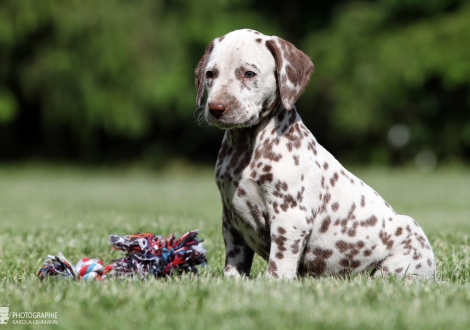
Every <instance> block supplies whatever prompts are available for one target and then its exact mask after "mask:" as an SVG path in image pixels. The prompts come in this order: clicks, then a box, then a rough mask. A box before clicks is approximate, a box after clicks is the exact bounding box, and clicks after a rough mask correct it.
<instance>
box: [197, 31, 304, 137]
mask: <svg viewBox="0 0 470 330" xmlns="http://www.w3.org/2000/svg"><path fill="white" fill-rule="evenodd" d="M312 71H313V63H312V61H311V60H310V58H309V57H308V56H307V55H305V54H304V53H303V52H302V51H300V50H298V49H297V48H295V47H294V46H293V45H292V44H291V43H289V42H287V41H285V40H283V39H281V38H278V37H275V36H273V37H271V36H265V35H263V34H261V33H259V32H256V31H253V30H237V31H233V32H231V33H229V34H227V35H225V36H222V37H220V38H217V39H215V40H213V41H212V42H211V43H210V44H209V46H207V48H206V51H205V53H204V55H203V56H202V58H201V60H200V61H199V64H198V65H197V67H196V71H195V84H196V90H197V97H196V106H197V107H198V108H200V107H202V106H203V99H204V90H205V89H207V101H206V103H205V106H204V114H205V119H206V120H207V122H209V123H211V124H213V125H215V126H218V127H220V128H224V129H230V128H236V127H247V126H253V125H257V124H258V123H259V122H260V121H261V120H262V119H263V118H264V117H266V116H267V115H268V114H269V113H270V112H271V111H273V110H274V109H277V108H278V107H279V106H281V104H282V106H283V107H284V108H285V109H288V110H290V109H292V108H293V107H294V103H295V102H296V101H297V99H298V98H299V97H300V95H301V94H302V93H303V91H304V90H305V88H306V87H307V84H308V81H309V79H310V75H311V73H312Z"/></svg>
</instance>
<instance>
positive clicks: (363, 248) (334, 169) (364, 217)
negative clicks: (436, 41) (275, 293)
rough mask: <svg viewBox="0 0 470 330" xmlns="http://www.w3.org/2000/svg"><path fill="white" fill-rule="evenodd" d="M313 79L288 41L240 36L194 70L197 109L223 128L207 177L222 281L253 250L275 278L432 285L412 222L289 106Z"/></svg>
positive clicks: (429, 263) (427, 256)
mask: <svg viewBox="0 0 470 330" xmlns="http://www.w3.org/2000/svg"><path fill="white" fill-rule="evenodd" d="M312 72H313V63H312V62H311V60H310V58H309V57H308V56H307V55H305V54H304V53H303V52H302V51H300V50H298V49H297V48H296V47H294V46H293V45H292V44H291V43H289V42H287V41H285V40H283V39H281V38H279V37H275V36H266V35H263V34H261V33H259V32H257V31H253V30H247V29H245V30H237V31H234V32H231V33H229V34H227V35H225V36H222V37H220V38H217V39H215V40H213V41H212V42H211V43H210V44H209V46H208V47H207V48H206V50H205V53H204V55H203V56H202V58H201V60H200V62H199V64H198V65H197V67H196V70H195V84H196V89H197V98H196V104H197V107H198V108H202V107H204V112H203V114H204V117H205V120H206V121H207V122H208V123H210V124H211V125H214V126H216V127H219V128H221V129H223V130H225V135H224V138H223V141H222V146H221V149H220V152H219V156H218V159H217V164H216V169H215V179H216V182H217V186H218V188H219V191H220V195H221V198H222V203H223V214H222V223H223V226H222V230H223V238H224V243H225V250H226V261H225V269H224V274H225V276H228V277H239V276H248V275H249V273H250V269H251V265H252V261H253V256H254V253H255V252H256V253H257V254H259V255H260V256H261V257H262V258H263V259H265V260H266V261H267V262H268V267H267V271H266V275H267V276H268V277H271V278H276V279H278V278H279V279H294V278H296V277H297V276H298V275H312V276H340V277H341V276H345V275H347V274H350V273H352V272H365V273H367V274H369V275H370V276H375V277H377V276H390V275H395V276H397V277H398V278H404V277H405V278H407V279H410V278H419V279H420V280H422V279H426V280H429V281H432V280H433V278H434V275H435V268H436V264H435V261H434V255H433V251H432V248H431V246H430V244H429V241H428V239H427V237H426V235H425V234H424V232H423V230H422V229H421V227H420V226H419V225H418V223H417V222H416V221H415V220H413V219H412V218H410V217H408V216H405V215H399V214H397V213H395V211H394V210H393V208H392V207H391V206H390V205H389V204H388V203H387V202H386V201H384V200H383V199H382V197H380V195H379V194H378V193H377V192H375V191H374V190H373V189H372V188H371V187H369V186H368V185H367V184H365V183H364V182H363V181H361V180H360V179H358V178H357V177H356V176H354V175H353V174H351V173H350V172H349V171H348V170H346V169H345V168H344V167H343V166H342V165H341V164H340V163H339V162H338V161H337V160H336V159H335V158H334V157H333V156H332V155H331V154H330V153H329V152H328V151H327V150H325V149H324V148H323V147H322V146H321V145H319V144H318V142H317V141H316V139H315V137H314V136H313V135H312V133H311V132H310V131H309V130H308V129H307V127H306V126H305V125H304V124H303V122H302V120H301V119H300V117H299V115H298V113H297V111H296V109H295V107H294V103H295V102H296V101H297V99H298V98H299V97H300V95H301V94H302V93H303V91H304V90H305V88H306V86H307V84H308V81H309V79H310V75H311V73H312ZM205 90H207V101H206V102H205V104H204V101H203V100H204V92H205Z"/></svg>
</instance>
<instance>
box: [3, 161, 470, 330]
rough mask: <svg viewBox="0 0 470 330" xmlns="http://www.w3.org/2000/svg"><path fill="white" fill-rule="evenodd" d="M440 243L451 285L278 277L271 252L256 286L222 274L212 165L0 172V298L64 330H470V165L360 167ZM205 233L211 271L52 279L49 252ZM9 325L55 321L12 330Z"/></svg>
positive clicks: (76, 252)
mask: <svg viewBox="0 0 470 330" xmlns="http://www.w3.org/2000/svg"><path fill="white" fill-rule="evenodd" d="M353 172H355V173H356V174H357V175H358V176H359V177H360V178H361V179H363V180H364V181H365V182H366V183H368V184H370V185H371V186H372V187H374V189H375V190H377V191H378V192H379V193H380V194H381V195H382V196H383V197H384V198H385V199H386V200H387V201H388V202H390V203H391V204H392V205H393V207H394V209H395V210H396V211H397V212H399V213H403V214H408V215H411V216H413V217H414V218H415V219H416V220H417V221H418V222H419V223H420V224H421V225H422V227H423V228H424V230H425V232H426V233H427V234H428V237H429V238H430V241H431V244H432V245H433V248H434V252H435V255H436V259H437V265H438V279H437V282H436V283H434V284H430V283H405V282H401V281H397V280H395V279H373V280H372V279H368V278H366V277H364V276H354V277H352V278H351V279H349V280H338V279H332V278H323V279H313V278H306V279H301V280H297V281H293V282H272V281H267V280H265V279H264V278H263V277H262V274H263V272H264V270H265V268H266V264H265V262H264V261H262V260H261V259H259V258H257V257H256V258H255V263H254V266H253V270H252V273H251V279H250V280H238V281H235V280H226V279H224V278H223V276H222V269H223V262H224V260H223V259H224V257H223V255H224V250H223V241H222V237H221V221H220V213H221V205H220V201H219V196H218V192H217V189H216V186H215V184H214V183H213V180H212V171H211V170H204V169H180V170H178V171H170V170H169V171H165V172H151V171H148V170H142V169H135V168H127V169H123V168H121V169H78V168H73V167H51V166H31V165H20V166H2V167H0V225H1V227H0V228H1V230H0V281H1V284H0V305H1V306H3V305H4V304H2V303H5V304H8V305H9V309H10V312H15V313H20V312H53V313H56V314H57V316H58V319H57V320H58V324H57V325H50V326H48V327H49V328H55V329H61V328H63V329H130V328H134V329H143V328H147V329H294V328H295V329H415V330H416V329H470V246H469V244H470V239H469V235H470V171H468V170H464V169H452V170H450V169H447V170H439V171H436V172H433V173H430V174H423V173H418V172H415V171H413V170H387V169H357V170H354V171H353ZM196 228H199V229H200V234H199V236H200V237H201V238H203V239H204V245H205V247H206V249H207V256H208V259H209V267H208V268H206V269H203V270H202V271H201V273H200V275H199V276H197V277H193V276H185V277H183V278H173V279H168V280H147V281H119V280H111V281H107V282H75V281H69V280H56V281H45V282H44V283H41V282H40V281H39V280H38V279H37V277H36V272H37V270H38V269H39V268H40V266H41V264H42V261H43V259H44V257H46V256H47V255H48V254H57V253H58V252H59V251H62V252H63V253H64V254H65V256H66V257H67V258H68V259H69V260H70V261H72V262H74V263H75V262H76V261H77V260H78V259H80V258H82V257H85V256H87V257H98V258H100V259H102V260H103V261H104V262H105V263H106V262H109V261H110V260H111V259H115V258H116V253H114V254H110V248H109V246H108V245H107V242H108V236H109V235H110V234H119V235H125V234H131V233H134V232H138V231H141V232H142V231H145V232H153V233H156V234H162V235H166V234H169V233H175V234H183V233H184V232H186V231H189V230H192V229H196ZM6 327H7V328H16V329H21V328H32V329H34V328H37V327H40V328H41V327H45V326H39V325H36V324H32V325H18V324H13V318H12V317H10V320H9V323H8V325H7V326H6Z"/></svg>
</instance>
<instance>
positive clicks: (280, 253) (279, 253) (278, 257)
mask: <svg viewBox="0 0 470 330" xmlns="http://www.w3.org/2000/svg"><path fill="white" fill-rule="evenodd" d="M276 258H277V259H283V258H284V254H283V253H282V252H277V253H276Z"/></svg>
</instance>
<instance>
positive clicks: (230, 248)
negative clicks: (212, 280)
mask: <svg viewBox="0 0 470 330" xmlns="http://www.w3.org/2000/svg"><path fill="white" fill-rule="evenodd" d="M222 231H223V236H224V243H225V268H224V276H225V277H235V278H238V277H241V276H247V277H248V276H249V275H250V270H251V264H252V263H253V256H254V251H253V250H252V249H251V248H250V247H249V246H248V245H247V244H246V242H245V240H244V239H243V237H242V236H241V235H240V234H239V233H238V232H237V231H236V230H235V228H233V227H232V226H230V225H228V224H227V223H225V222H224V227H223V229H222Z"/></svg>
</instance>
